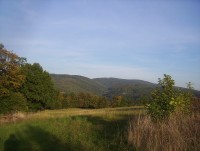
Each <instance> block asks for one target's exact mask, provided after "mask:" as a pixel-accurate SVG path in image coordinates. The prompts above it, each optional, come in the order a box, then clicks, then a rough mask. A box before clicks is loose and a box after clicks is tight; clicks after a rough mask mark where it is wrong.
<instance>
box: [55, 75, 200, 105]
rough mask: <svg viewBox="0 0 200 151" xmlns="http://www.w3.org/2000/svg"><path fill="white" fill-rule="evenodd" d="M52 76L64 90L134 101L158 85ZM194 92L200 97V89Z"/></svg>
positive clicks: (138, 81)
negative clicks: (121, 97) (119, 97)
mask: <svg viewBox="0 0 200 151" xmlns="http://www.w3.org/2000/svg"><path fill="white" fill-rule="evenodd" d="M51 77H52V79H53V82H54V83H55V85H56V87H57V88H58V89H59V90H60V91H62V92H74V93H79V92H88V93H93V94H96V95H104V96H106V97H109V98H112V97H114V96H119V95H120V96H124V97H126V98H127V99H130V100H133V101H136V100H137V101H139V100H141V99H143V97H144V96H149V95H150V93H151V92H152V90H153V89H154V88H155V87H156V86H157V84H154V83H151V82H147V81H143V80H127V79H117V78H95V79H90V78H87V77H84V76H79V75H67V74H51ZM181 89H184V88H181ZM184 90H186V89H184ZM193 94H194V95H195V96H198V97H200V91H193Z"/></svg>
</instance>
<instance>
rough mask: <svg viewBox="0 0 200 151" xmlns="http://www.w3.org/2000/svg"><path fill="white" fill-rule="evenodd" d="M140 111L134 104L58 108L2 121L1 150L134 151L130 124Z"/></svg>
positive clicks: (0, 126)
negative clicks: (99, 108) (128, 136)
mask: <svg viewBox="0 0 200 151" xmlns="http://www.w3.org/2000/svg"><path fill="white" fill-rule="evenodd" d="M140 111H141V109H140V108H134V107H132V108H116V109H104V110H103V109H101V110H87V112H86V110H81V109H70V110H55V111H45V112H41V113H37V114H35V115H31V116H30V117H27V118H26V119H24V120H22V121H18V122H10V123H1V125H0V150H2V151H3V150H4V151H66V150H67V151H80V150H81V151H112V150H113V151H117V150H120V151H121V150H123V151H125V150H127V151H131V150H134V148H133V147H131V146H129V145H128V143H127V127H128V123H129V121H130V120H131V119H132V118H133V117H134V116H135V115H137V114H138V113H139V112H140ZM47 113H49V114H47ZM54 113H55V114H54ZM58 113H60V115H61V116H59V115H58ZM75 113H77V114H75ZM44 115H45V116H44ZM47 115H49V116H47Z"/></svg>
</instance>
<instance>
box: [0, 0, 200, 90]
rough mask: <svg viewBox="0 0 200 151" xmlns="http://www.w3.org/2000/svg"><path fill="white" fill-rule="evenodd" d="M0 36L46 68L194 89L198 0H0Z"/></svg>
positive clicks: (199, 36)
mask: <svg viewBox="0 0 200 151" xmlns="http://www.w3.org/2000/svg"><path fill="white" fill-rule="evenodd" d="M0 43H3V44H4V46H5V48H7V49H8V50H12V51H13V52H14V53H16V54H17V55H19V56H20V57H25V58H27V61H28V62H29V63H35V62H37V63H40V65H41V66H42V67H43V69H44V70H46V71H48V72H49V73H57V74H71V75H82V76H86V77H89V78H98V77H115V78H122V79H140V80H146V81H149V82H154V83H157V81H158V78H163V74H168V75H171V76H172V78H173V79H174V80H175V82H176V85H177V86H181V87H186V83H188V82H192V84H193V87H194V88H195V89H197V90H200V67H199V66H200V1H199V0H167V1H166V0H0Z"/></svg>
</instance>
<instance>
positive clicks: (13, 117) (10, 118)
mask: <svg viewBox="0 0 200 151" xmlns="http://www.w3.org/2000/svg"><path fill="white" fill-rule="evenodd" d="M26 117H27V114H25V113H22V112H16V113H12V114H7V115H1V116H0V123H8V122H15V121H20V120H23V119H25V118H26Z"/></svg>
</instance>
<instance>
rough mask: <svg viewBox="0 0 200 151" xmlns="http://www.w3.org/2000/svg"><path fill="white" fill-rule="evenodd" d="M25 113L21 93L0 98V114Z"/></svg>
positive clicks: (24, 102)
mask: <svg viewBox="0 0 200 151" xmlns="http://www.w3.org/2000/svg"><path fill="white" fill-rule="evenodd" d="M17 111H27V104H26V98H25V97H24V96H23V94H21V93H11V94H10V95H9V96H7V97H1V98H0V113H1V114H2V113H3V114H5V113H14V112H17Z"/></svg>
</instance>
